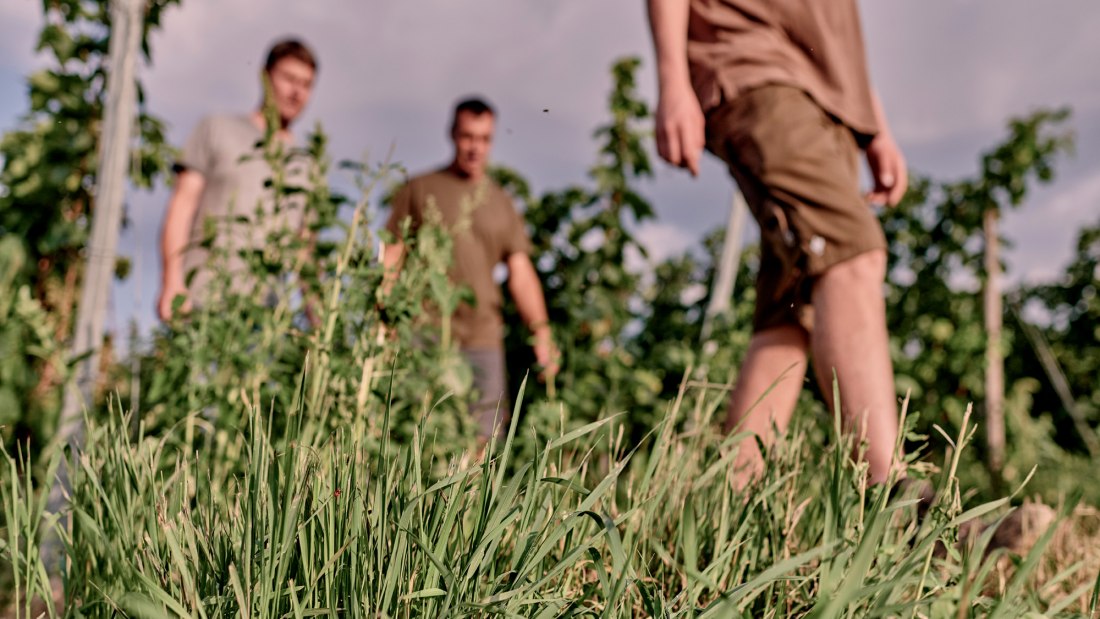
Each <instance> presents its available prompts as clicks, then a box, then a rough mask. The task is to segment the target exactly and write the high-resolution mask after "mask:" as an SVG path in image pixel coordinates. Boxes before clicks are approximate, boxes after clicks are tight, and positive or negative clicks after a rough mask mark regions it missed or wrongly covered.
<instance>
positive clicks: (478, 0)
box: [0, 0, 1100, 328]
mask: <svg viewBox="0 0 1100 619" xmlns="http://www.w3.org/2000/svg"><path fill="white" fill-rule="evenodd" d="M40 10H41V1H40V0H3V2H0V131H2V130H7V129H10V128H12V127H13V126H14V125H15V124H16V123H17V121H18V118H19V115H20V114H21V113H22V112H23V111H24V110H25V109H26V89H25V86H24V81H23V80H24V77H25V75H26V74H27V73H28V72H30V71H32V70H33V69H34V68H35V67H36V66H39V65H40V64H41V62H42V60H41V59H40V58H36V57H35V55H34V54H33V52H32V50H33V46H34V42H35V37H36V35H37V32H38V30H39V28H40V27H41V21H42V17H41V14H40ZM863 16H864V28H865V31H866V36H867V44H868V54H869V57H870V63H871V69H872V74H873V77H874V80H875V82H876V85H877V87H878V89H879V91H880V93H881V95H882V98H883V101H884V103H885V106H886V109H887V114H888V116H889V117H890V119H891V123H892V125H893V126H894V130H895V133H896V134H897V137H898V140H899V142H900V143H901V145H902V148H903V149H904V150H905V151H906V154H907V156H908V158H909V161H910V164H911V165H912V167H913V168H914V169H916V170H918V171H920V172H925V173H930V174H933V175H935V176H936V177H937V178H953V177H959V176H963V175H968V174H971V173H973V172H974V171H975V169H976V167H977V155H978V153H979V152H980V151H981V150H982V149H984V148H986V147H987V146H989V145H991V144H992V143H994V142H995V141H997V140H998V139H999V138H1000V137H1001V136H1002V135H1004V124H1005V121H1006V119H1007V118H1008V117H1010V116H1012V115H1019V114H1024V113H1026V112H1028V111H1031V110H1033V109H1035V108H1037V107H1039V106H1061V105H1070V106H1072V107H1073V110H1074V117H1073V127H1074V129H1075V130H1076V133H1077V136H1078V147H1077V153H1076V155H1075V156H1074V157H1073V158H1071V159H1067V160H1065V161H1063V162H1062V164H1061V165H1060V166H1059V168H1058V171H1059V176H1058V180H1057V182H1056V183H1055V184H1054V185H1053V186H1051V187H1049V188H1046V189H1043V190H1041V191H1039V192H1036V193H1035V194H1034V195H1033V196H1032V198H1031V199H1030V201H1029V202H1028V203H1027V204H1026V205H1024V206H1023V208H1022V209H1020V210H1019V211H1018V212H1014V213H1012V214H1010V215H1009V216H1008V217H1007V218H1006V224H1005V227H1006V233H1007V235H1008V236H1009V237H1010V238H1012V239H1013V240H1014V241H1015V242H1016V247H1015V249H1013V250H1011V253H1010V255H1009V259H1010V266H1011V273H1010V274H1011V275H1012V276H1013V277H1017V278H1019V277H1024V278H1028V279H1044V278H1049V277H1051V276H1052V275H1054V274H1056V273H1057V272H1058V271H1059V269H1060V267H1061V266H1062V265H1064V264H1065V262H1066V261H1067V260H1068V259H1069V257H1070V255H1071V251H1072V247H1071V244H1072V242H1073V238H1074V232H1075V230H1076V229H1077V228H1079V227H1080V226H1081V225H1082V224H1084V223H1086V222H1090V221H1093V222H1094V221H1096V220H1097V218H1098V216H1100V208H1098V207H1100V140H1098V139H1097V138H1098V137H1100V72H1098V71H1097V69H1096V67H1095V65H1096V64H1097V62H1098V61H1100V37H1097V36H1096V32H1097V31H1100V2H1096V0H1047V1H1044V2H1036V1H1035V0H996V1H993V0H985V1H980V0H925V1H923V2H901V1H899V0H876V1H874V2H871V1H869V0H865V1H864V2H863ZM288 34H293V35H298V36H301V37H303V38H304V39H306V40H307V41H309V42H310V43H311V44H312V45H313V46H314V47H315V48H316V50H317V52H318V55H319V56H320V60H321V73H320V80H319V82H318V85H317V90H316V91H315V97H314V100H313V103H312V105H311V107H310V109H309V111H308V113H307V116H306V118H304V119H303V122H302V124H301V125H300V126H299V128H300V129H301V128H305V127H310V126H312V125H313V124H314V123H315V122H316V121H322V122H323V123H324V125H325V127H326V128H327V130H328V131H329V132H330V134H331V135H332V147H333V153H334V155H335V156H336V157H337V158H359V157H361V156H362V155H363V154H364V153H370V154H371V156H372V157H373V158H378V157H380V156H382V155H384V154H385V152H386V151H388V149H389V148H390V146H391V145H395V147H396V151H395V153H396V158H397V159H398V160H399V161H401V162H403V163H404V164H405V165H406V167H408V168H409V169H410V170H412V171H419V170H424V169H426V168H429V167H431V166H434V165H437V164H439V163H442V162H444V161H445V160H446V159H447V157H448V144H447V141H446V124H447V115H448V113H449V108H450V106H451V104H452V103H453V101H454V100H455V99H456V98H457V97H459V96H461V95H464V94H468V93H481V94H484V95H486V96H487V97H488V98H490V99H491V100H492V101H494V102H495V103H496V105H497V107H498V108H499V110H500V111H501V121H500V128H501V129H502V131H500V132H499V135H498V140H497V147H496V151H495V157H496V159H497V160H498V161H500V162H501V163H505V164H507V165H509V166H512V167H514V168H517V169H519V170H520V171H521V172H523V173H524V174H525V175H527V176H528V177H529V178H530V179H531V180H532V182H533V183H534V185H535V188H536V189H537V190H543V189H553V188H556V187H560V186H562V185H564V184H566V183H571V182H578V181H582V180H583V179H584V174H585V171H586V170H587V168H588V167H589V166H590V165H591V163H592V158H593V154H594V152H595V151H594V148H593V146H594V144H593V142H592V139H591V132H592V129H593V128H594V127H595V126H596V125H597V124H599V123H600V122H602V121H603V118H604V109H605V98H606V94H607V91H608V87H609V85H610V78H609V73H608V68H609V67H610V65H611V63H612V62H613V61H614V60H615V59H616V58H618V57H620V56H624V55H639V56H641V57H642V58H643V61H644V67H643V70H642V73H641V75H640V83H639V87H640V89H641V92H642V93H644V95H645V96H646V97H647V98H649V99H650V100H651V101H652V100H653V98H654V92H655V91H654V81H655V80H654V75H653V63H652V51H651V47H650V43H649V40H648V31H647V27H646V21H645V12H644V2H643V0H372V1H371V2H363V1H362V0H309V1H306V0H183V3H182V6H181V7H178V8H176V9H173V10H171V11H169V12H168V14H167V15H166V16H165V20H164V29H163V30H162V31H160V32H159V33H157V34H156V35H155V38H154V40H153V54H154V58H155V62H154V64H153V65H152V66H147V67H144V68H143V69H142V78H143V79H144V81H145V84H146V89H147V93H148V97H149V105H150V107H151V109H152V111H153V112H154V113H155V114H157V115H159V116H160V117H161V118H163V119H165V120H166V121H167V122H168V123H169V125H170V131H169V137H170V139H171V140H172V142H173V143H175V144H177V145H178V144H181V143H182V141H183V140H184V139H185V138H186V136H187V133H188V132H189V131H190V129H191V128H192V127H193V126H194V125H195V123H196V122H197V121H198V119H199V118H200V117H201V116H203V115H205V114H208V113H212V112H242V111H246V110H248V109H250V108H252V107H253V106H254V105H255V103H256V102H257V100H258V96H259V94H258V89H259V87H258V84H257V77H256V75H257V70H258V64H259V63H260V60H261V56H262V54H263V52H264V50H265V49H266V47H267V46H268V45H269V44H270V42H271V41H272V40H274V39H276V38H278V37H280V36H283V35H288ZM543 110H549V112H548V113H544V112H543ZM645 189H646V194H647V195H648V196H649V197H650V199H651V200H652V202H653V203H654V205H655V206H656V208H657V212H658V215H659V219H658V221H657V222H655V223H650V224H646V225H645V226H644V227H643V229H642V230H640V236H641V238H643V239H644V240H645V242H646V243H647V244H648V245H649V246H650V248H651V251H652V253H653V254H654V255H655V256H656V257H662V256H666V255H669V254H672V253H676V252H679V251H682V250H684V249H686V248H689V247H691V246H693V245H694V244H696V243H697V241H698V239H699V238H700V237H701V235H702V234H703V233H704V232H705V231H707V230H709V229H711V228H713V227H715V226H719V225H723V223H724V218H725V216H726V212H727V208H728V206H727V205H728V204H729V200H730V196H731V192H732V191H733V186H732V184H731V182H730V181H729V179H728V178H727V176H726V174H725V171H724V170H723V168H722V167H721V166H720V165H719V164H717V163H716V162H715V161H714V160H710V161H708V163H707V165H705V167H704V169H703V173H702V175H701V178H699V179H696V180H692V179H690V178H689V177H687V176H686V175H685V174H684V173H682V172H680V171H677V170H673V169H669V168H667V167H664V166H659V167H658V171H657V174H656V178H655V179H654V180H653V181H652V182H650V183H647V185H646V187H645ZM166 200H167V191H166V190H164V189H163V188H162V189H160V190H157V191H154V192H151V193H147V192H138V191H132V192H131V193H130V194H129V196H128V208H129V212H130V215H131V218H132V219H133V221H134V225H133V227H131V228H130V229H128V230H127V231H126V232H125V233H124V235H123V238H122V241H121V243H122V247H121V250H122V252H123V253H125V254H127V255H129V256H131V257H132V258H133V259H134V261H135V267H136V272H135V277H132V278H131V279H130V280H129V281H128V282H126V283H122V284H119V285H116V287H115V294H114V300H113V309H112V312H113V314H112V318H111V320H110V324H109V327H114V328H118V327H122V326H124V325H125V324H126V323H127V321H128V320H129V318H130V317H132V316H133V317H137V318H138V319H139V320H140V321H141V323H142V324H143V325H145V326H146V327H148V325H151V324H153V321H154V318H153V300H154V297H155V294H156V291H157V285H158V277H159V274H158V272H157V271H158V261H157V260H158V259H157V249H156V240H157V233H158V229H159V226H160V222H161V219H162V217H163V214H164V208H165V202H166ZM749 233H750V234H752V235H755V233H756V232H755V230H750V231H749Z"/></svg>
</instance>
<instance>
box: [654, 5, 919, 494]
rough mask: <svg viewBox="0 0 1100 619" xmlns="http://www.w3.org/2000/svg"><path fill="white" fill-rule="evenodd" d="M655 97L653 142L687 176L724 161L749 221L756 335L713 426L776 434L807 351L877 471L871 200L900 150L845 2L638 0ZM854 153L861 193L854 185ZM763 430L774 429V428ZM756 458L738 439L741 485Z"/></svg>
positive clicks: (878, 319) (893, 429)
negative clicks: (753, 227) (643, 1)
mask: <svg viewBox="0 0 1100 619" xmlns="http://www.w3.org/2000/svg"><path fill="white" fill-rule="evenodd" d="M648 1H649V17H650V25H651V29H652V34H653V40H654V44H655V47H656V51H657V72H658V79H659V82H660V98H659V102H658V106H657V115H656V120H657V127H656V129H657V148H658V151H659V153H660V154H661V157H663V158H664V159H665V160H667V161H668V162H670V163H672V164H673V165H677V166H681V167H685V168H687V169H689V170H690V171H691V173H692V174H693V175H694V174H697V172H698V166H699V158H700V156H701V154H702V151H703V149H704V148H706V149H707V150H709V151H710V152H712V153H713V154H715V155H716V156H718V157H719V158H720V159H722V160H723V161H724V162H725V163H726V165H727V166H728V168H729V171H730V174H731V176H733V177H734V179H735V180H736V181H737V184H738V186H739V188H740V189H741V191H742V193H744V194H745V199H746V201H747V202H748V204H749V207H750V209H751V210H752V212H753V215H754V217H755V218H756V220H757V223H758V224H759V225H760V251H761V260H760V263H761V264H760V272H759V274H758V277H757V285H756V294H757V298H756V303H757V306H756V315H755V318H754V321H753V327H754V333H753V337H752V341H751V343H750V345H749V350H748V353H747V354H746V356H745V360H744V363H743V366H742V369H741V373H740V375H739V376H738V381H737V386H736V388H735V389H734V392H733V396H732V398H731V401H730V409H729V414H728V419H727V423H726V429H727V430H730V429H732V428H734V427H738V428H740V429H742V430H748V431H751V432H753V433H755V434H757V435H758V436H760V437H761V438H762V439H763V440H764V442H765V444H767V443H770V442H771V441H772V438H773V437H772V428H773V427H775V426H778V427H779V428H780V429H781V430H782V429H784V428H786V426H787V424H788V422H789V421H790V418H791V415H792V413H793V410H794V405H795V402H796V401H797V399H798V394H799V392H800V390H801V387H802V380H803V375H804V374H805V372H806V369H807V355H808V353H809V352H811V351H812V353H813V357H814V369H815V370H816V373H817V377H818V382H819V384H820V385H821V387H822V392H823V393H825V394H826V397H828V398H830V399H831V395H832V393H833V389H832V377H833V373H834V372H835V373H836V376H837V379H838V381H839V387H840V403H841V405H842V407H843V408H842V414H843V417H844V420H845V424H846V427H847V428H848V429H849V430H851V431H855V432H858V433H860V435H861V437H862V438H865V439H866V440H867V443H868V449H867V452H866V454H865V457H866V459H867V462H868V465H869V476H870V480H871V481H872V482H882V481H885V480H886V479H887V477H888V474H889V473H890V470H891V468H892V467H893V466H894V465H895V462H894V446H895V442H896V439H897V436H898V426H897V423H898V422H897V396H896V393H895V389H894V383H893V369H892V367H891V361H890V353H889V349H888V334H887V332H886V314H885V301H884V298H883V293H882V283H883V280H884V278H885V274H886V251H885V248H886V242H885V237H884V235H883V233H882V228H881V226H880V225H879V223H878V220H877V218H876V217H875V216H874V214H873V213H872V212H871V210H870V205H872V204H890V205H893V204H896V203H897V202H898V201H899V200H900V199H901V197H902V195H903V194H904V193H905V189H906V169H905V160H904V158H903V157H902V155H901V151H900V150H899V149H898V147H897V144H896V143H895V142H894V139H893V137H892V136H891V134H890V130H889V128H888V126H887V124H886V120H885V118H884V116H883V113H882V109H881V107H880V105H879V102H878V99H877V97H876V96H875V94H874V92H873V90H872V88H871V85H870V80H869V78H868V71H867V62H866V58H865V53H864V45H863V34H862V30H861V26H860V21H859V11H858V7H857V4H856V0H828V1H817V0H648ZM860 150H863V151H864V155H865V156H866V159H867V163H868V164H869V167H870V171H871V176H872V180H873V182H874V187H873V189H872V190H871V191H870V192H869V193H868V194H867V195H866V196H864V195H861V194H860V191H859V167H858V157H859V154H860ZM773 424H774V425H773ZM762 466H763V459H762V457H761V454H760V452H759V450H758V449H757V447H756V442H755V441H751V440H749V441H742V442H741V444H740V452H739V455H738V462H737V467H738V468H739V471H738V480H739V483H741V484H744V483H745V482H747V481H748V479H749V478H751V477H752V476H753V475H755V474H757V473H758V472H759V471H760V470H761V468H762Z"/></svg>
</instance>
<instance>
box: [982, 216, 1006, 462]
mask: <svg viewBox="0 0 1100 619" xmlns="http://www.w3.org/2000/svg"><path fill="white" fill-rule="evenodd" d="M998 219H999V214H998V212H997V209H995V208H990V209H986V211H985V213H984V214H983V224H984V226H983V227H984V231H985V277H986V279H985V336H986V348H985V361H986V369H985V432H986V445H987V447H988V449H989V469H990V472H991V473H993V478H994V480H999V479H1000V477H1001V470H1002V468H1003V467H1004V458H1005V419H1004V397H1005V384H1004V383H1005V379H1004V371H1005V370H1004V351H1003V350H1001V323H1002V320H1003V318H1004V309H1003V306H1002V296H1001V255H1000V254H1001V250H1000V239H999V237H998V236H997V220H998Z"/></svg>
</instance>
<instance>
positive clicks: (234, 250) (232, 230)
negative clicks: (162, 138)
mask: <svg viewBox="0 0 1100 619" xmlns="http://www.w3.org/2000/svg"><path fill="white" fill-rule="evenodd" d="M263 137H264V135H263V131H261V130H260V129H259V128H258V127H257V126H256V125H255V124H254V123H253V122H252V119H251V118H249V117H248V116H243V115H242V116H209V117H207V118H204V119H203V120H202V121H201V122H200V123H199V125H198V127H196V128H195V130H194V131H193V132H192V133H191V136H190V137H189V138H188V139H187V143H186V144H185V145H184V147H183V152H182V154H181V156H180V159H179V161H178V162H177V167H178V168H182V169H185V170H189V171H193V172H197V173H199V174H201V175H202V177H203V181H204V185H203V192H202V197H201V198H200V199H199V206H198V211H197V212H196V214H195V219H194V222H193V223H192V225H191V230H190V233H189V235H188V246H187V248H186V250H185V251H184V255H183V269H184V274H185V276H186V275H187V274H189V273H191V272H192V271H195V275H194V276H193V279H192V280H191V282H190V286H189V293H190V295H191V297H192V300H193V301H195V302H201V300H202V299H203V298H205V297H206V295H207V290H206V287H207V286H208V284H209V283H210V281H211V279H212V276H213V272H212V271H211V270H210V269H209V268H207V266H208V262H209V260H210V250H208V249H207V248H206V247H203V246H202V245H201V244H202V242H203V240H204V238H206V237H207V234H208V232H209V231H213V233H214V236H213V247H214V248H217V249H224V250H226V251H227V254H228V256H227V260H226V263H225V266H226V268H228V270H229V271H230V272H232V273H234V285H233V288H234V289H235V291H236V292H247V291H248V290H249V289H250V288H252V287H253V284H252V283H251V281H250V278H248V277H244V276H242V275H239V274H242V273H244V272H245V271H247V263H246V262H245V260H244V259H242V258H241V257H240V255H239V251H240V250H241V249H263V248H265V246H267V244H268V239H269V235H270V234H271V233H272V232H275V231H277V230H281V229H285V230H289V231H292V232H295V233H297V232H300V231H301V229H302V227H303V212H304V200H303V199H302V198H301V195H300V194H292V195H291V196H287V197H284V198H283V199H282V200H280V203H279V204H278V205H276V201H275V195H274V193H275V192H274V190H273V189H271V188H270V187H269V186H265V185H267V184H268V181H269V180H270V178H271V176H272V172H271V167H270V166H269V165H268V164H267V162H266V161H264V159H263V149H262V148H261V145H260V143H261V142H262V140H263ZM288 148H289V145H288ZM308 177H309V166H308V162H307V159H306V157H304V156H298V155H295V156H293V157H291V160H290V162H289V164H288V166H287V169H286V181H285V182H286V184H288V185H291V186H297V187H306V185H307V182H308ZM277 207H278V208H277Z"/></svg>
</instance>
